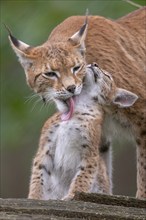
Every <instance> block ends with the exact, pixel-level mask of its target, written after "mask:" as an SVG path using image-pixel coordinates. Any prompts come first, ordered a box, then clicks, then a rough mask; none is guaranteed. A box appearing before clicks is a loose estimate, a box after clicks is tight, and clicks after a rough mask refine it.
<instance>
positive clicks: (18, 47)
mask: <svg viewBox="0 0 146 220" xmlns="http://www.w3.org/2000/svg"><path fill="white" fill-rule="evenodd" d="M5 27H6V29H7V31H8V33H9V36H8V38H9V41H10V44H11V46H12V48H13V50H14V52H15V53H16V55H17V56H18V58H19V61H20V63H21V64H22V66H23V67H24V68H25V69H27V68H28V67H29V66H30V65H31V64H32V62H33V59H32V57H31V56H30V55H29V53H28V49H30V48H31V47H30V46H29V45H28V44H25V43H23V42H22V41H20V40H17V39H16V38H15V37H14V36H13V35H12V33H11V31H10V29H9V28H8V27H7V26H5Z"/></svg>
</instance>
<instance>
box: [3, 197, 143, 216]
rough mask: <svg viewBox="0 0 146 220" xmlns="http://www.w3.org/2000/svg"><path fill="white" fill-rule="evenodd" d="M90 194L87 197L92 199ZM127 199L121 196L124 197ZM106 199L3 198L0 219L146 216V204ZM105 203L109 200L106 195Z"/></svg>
mask: <svg viewBox="0 0 146 220" xmlns="http://www.w3.org/2000/svg"><path fill="white" fill-rule="evenodd" d="M82 196H83V195H82ZM84 196H85V195H84ZM86 196H87V195H86ZM88 196H89V197H90V196H91V197H92V200H94V198H95V197H94V196H95V195H94V196H93V195H88ZM89 197H88V199H90V200H91V198H89ZM97 197H99V198H100V199H101V195H97ZM84 198H85V197H84ZM108 198H109V200H112V199H114V198H111V196H108ZM96 199H97V198H96ZM124 199H125V198H124ZM124 199H123V197H122V198H120V197H119V200H121V201H123V200H124ZM98 201H99V200H98ZM138 201H139V200H138ZM140 202H141V200H140ZM103 203H104V198H103V199H102V204H98V203H95V202H85V201H67V202H66V201H55V200H54V201H53V200H49V201H40V200H27V199H0V211H1V214H0V220H9V219H11V220H14V219H15V220H34V219H35V220H37V219H39V220H46V219H51V220H53V219H54V220H70V219H74V220H79V219H85V220H86V219H88V220H95V219H96V220H98V219H99V220H111V219H112V220H123V219H126V220H127V219H128V220H146V209H145V208H136V207H132V204H131V203H130V207H128V204H127V207H125V206H120V202H118V205H112V204H110V205H107V204H103ZM105 203H107V198H106V199H105ZM122 204H123V202H122Z"/></svg>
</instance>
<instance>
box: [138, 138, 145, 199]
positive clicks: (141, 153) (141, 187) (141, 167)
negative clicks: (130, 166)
mask: <svg viewBox="0 0 146 220" xmlns="http://www.w3.org/2000/svg"><path fill="white" fill-rule="evenodd" d="M136 197H137V198H138V199H141V198H145V199H146V136H143V138H142V137H141V139H138V140H137V193H136Z"/></svg>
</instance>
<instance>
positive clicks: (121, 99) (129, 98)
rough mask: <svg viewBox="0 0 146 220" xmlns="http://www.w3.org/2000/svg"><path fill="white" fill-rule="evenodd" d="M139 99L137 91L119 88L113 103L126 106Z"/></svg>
mask: <svg viewBox="0 0 146 220" xmlns="http://www.w3.org/2000/svg"><path fill="white" fill-rule="evenodd" d="M137 99H138V96H137V95H136V94H135V93H133V92H130V91H128V90H125V89H121V88H118V89H117V91H116V95H115V97H114V100H113V103H114V104H115V105H118V106H119V107H121V108H126V107H130V106H132V105H133V104H134V103H135V102H136V100H137Z"/></svg>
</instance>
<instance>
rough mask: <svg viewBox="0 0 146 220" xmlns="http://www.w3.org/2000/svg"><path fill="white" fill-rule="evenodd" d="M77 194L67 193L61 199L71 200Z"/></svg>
mask: <svg viewBox="0 0 146 220" xmlns="http://www.w3.org/2000/svg"><path fill="white" fill-rule="evenodd" d="M74 196H75V194H73V193H72V194H71V193H70V194H67V195H66V196H64V197H63V198H62V199H61V200H64V201H69V200H72V199H73V198H74Z"/></svg>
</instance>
